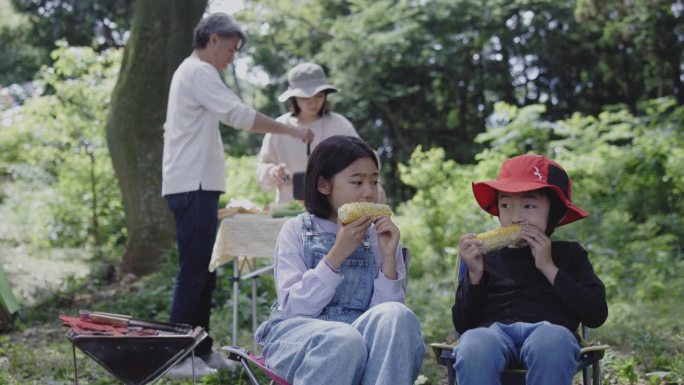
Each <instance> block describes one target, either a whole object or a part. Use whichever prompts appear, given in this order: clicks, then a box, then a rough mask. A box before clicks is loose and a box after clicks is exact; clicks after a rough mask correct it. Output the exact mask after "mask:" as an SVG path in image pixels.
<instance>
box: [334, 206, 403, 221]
mask: <svg viewBox="0 0 684 385" xmlns="http://www.w3.org/2000/svg"><path fill="white" fill-rule="evenodd" d="M364 215H370V216H372V217H374V218H375V217H378V216H380V215H392V209H391V208H390V207H389V206H387V205H384V204H381V203H370V202H354V203H345V204H343V205H342V206H340V208H339V209H338V210H337V217H338V218H339V219H340V221H341V222H342V223H343V224H345V225H346V224H347V223H351V222H354V221H355V220H357V219H359V218H361V217H362V216H364Z"/></svg>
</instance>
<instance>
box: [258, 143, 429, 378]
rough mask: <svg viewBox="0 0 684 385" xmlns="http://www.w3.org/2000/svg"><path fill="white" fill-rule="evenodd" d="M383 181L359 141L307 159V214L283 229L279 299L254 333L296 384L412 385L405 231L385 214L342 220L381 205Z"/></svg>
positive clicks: (414, 341) (413, 339) (416, 332)
mask: <svg viewBox="0 0 684 385" xmlns="http://www.w3.org/2000/svg"><path fill="white" fill-rule="evenodd" d="M378 177H379V176H378V162H377V158H376V156H375V153H374V152H373V150H372V149H371V148H370V146H368V144H366V143H365V142H364V141H363V140H361V139H359V138H355V137H348V136H333V137H330V138H328V139H326V140H324V141H322V142H321V143H320V144H319V145H318V146H317V147H316V149H315V150H314V151H313V153H312V154H311V157H310V158H309V162H308V165H307V169H306V187H305V205H306V208H307V211H308V212H307V213H304V214H301V215H299V216H298V217H297V218H293V219H291V220H289V221H288V222H286V223H285V225H284V226H283V228H282V230H281V232H280V235H279V237H278V242H277V245H276V251H275V257H274V261H275V262H274V263H275V271H274V274H275V281H276V289H277V294H278V302H277V303H276V304H274V306H273V312H272V313H271V317H270V318H269V319H268V320H267V321H265V322H264V323H262V324H261V326H259V329H258V330H257V340H258V341H259V343H261V344H262V345H263V346H264V356H265V357H266V364H267V366H268V367H270V368H271V369H273V370H274V371H275V372H276V373H278V374H280V375H281V376H282V377H285V378H286V379H287V380H288V381H289V382H290V383H292V384H293V385H299V384H302V385H309V384H331V385H332V384H352V385H356V384H361V383H362V384H369V385H370V384H392V385H402V384H407V385H410V384H413V382H414V380H415V379H416V377H417V376H418V373H419V371H420V368H421V365H422V362H423V354H424V347H423V339H422V336H421V333H420V324H419V322H418V319H417V318H416V316H415V315H414V314H413V312H412V311H411V310H409V309H408V308H407V307H406V306H405V305H404V304H403V301H404V295H405V289H406V266H405V265H404V260H403V257H402V251H401V247H400V245H399V229H398V228H397V227H396V226H395V225H394V223H392V221H391V220H390V218H389V217H387V216H381V217H378V218H371V217H370V216H364V217H362V218H359V219H357V220H356V221H354V222H352V223H349V224H347V225H342V224H341V223H338V221H337V208H338V207H340V206H341V205H342V204H344V203H350V202H357V201H365V202H373V201H375V200H376V199H377V193H378Z"/></svg>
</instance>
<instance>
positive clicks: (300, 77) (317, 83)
mask: <svg viewBox="0 0 684 385" xmlns="http://www.w3.org/2000/svg"><path fill="white" fill-rule="evenodd" d="M287 82H288V84H289V87H288V88H287V90H286V91H285V92H283V93H282V94H280V96H279V97H278V101H280V102H285V101H287V99H289V98H292V97H298V98H310V97H312V96H314V95H316V94H317V93H319V92H321V91H327V92H328V93H330V92H337V91H339V89H337V87H335V86H333V85H331V84H329V83H328V79H327V78H326V77H325V73H324V72H323V68H322V67H321V66H319V65H318V64H316V63H301V64H297V65H296V66H294V67H293V68H292V69H291V70H289V71H288V72H287Z"/></svg>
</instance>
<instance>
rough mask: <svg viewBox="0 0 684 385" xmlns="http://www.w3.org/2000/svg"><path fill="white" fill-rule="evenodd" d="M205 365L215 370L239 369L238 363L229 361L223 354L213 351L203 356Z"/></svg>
mask: <svg viewBox="0 0 684 385" xmlns="http://www.w3.org/2000/svg"><path fill="white" fill-rule="evenodd" d="M201 358H202V360H204V363H205V364H207V366H209V367H210V368H213V369H228V370H233V369H235V368H236V367H237V364H238V363H237V362H235V361H233V360H229V359H228V358H226V357H225V356H224V355H223V354H221V353H219V352H216V351H214V350H212V351H211V352H210V353H208V354H205V355H203V356H201Z"/></svg>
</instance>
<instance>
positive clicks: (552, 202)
mask: <svg viewBox="0 0 684 385" xmlns="http://www.w3.org/2000/svg"><path fill="white" fill-rule="evenodd" d="M542 190H544V193H545V194H546V196H547V197H548V198H549V219H548V220H547V222H546V235H548V236H551V234H553V231H554V230H555V229H556V225H558V222H560V220H561V219H563V217H564V216H565V214H566V213H567V212H568V207H567V206H565V204H564V203H563V202H562V201H561V200H560V198H559V197H558V195H557V194H556V192H555V191H553V190H551V189H550V188H544V189H542Z"/></svg>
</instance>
